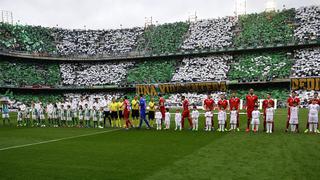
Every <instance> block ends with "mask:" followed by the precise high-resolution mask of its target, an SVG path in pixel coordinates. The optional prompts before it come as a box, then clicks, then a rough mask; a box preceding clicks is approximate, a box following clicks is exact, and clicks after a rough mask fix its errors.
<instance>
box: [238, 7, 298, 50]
mask: <svg viewBox="0 0 320 180" xmlns="http://www.w3.org/2000/svg"><path fill="white" fill-rule="evenodd" d="M294 16H295V11H294V9H289V10H283V11H280V12H262V13H259V14H257V13H254V14H248V15H243V16H240V18H239V20H238V23H239V26H240V32H239V34H238V35H237V36H235V45H236V46H238V47H239V46H261V45H272V44H276V43H287V42H292V40H293V30H294V27H293V23H294Z"/></svg>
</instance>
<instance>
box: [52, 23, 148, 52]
mask: <svg viewBox="0 0 320 180" xmlns="http://www.w3.org/2000/svg"><path fill="white" fill-rule="evenodd" d="M142 33H143V29H142V28H138V27H137V28H131V29H114V30H67V29H55V30H54V37H55V38H56V41H57V42H58V44H57V46H56V47H57V53H58V54H59V55H63V56H70V55H73V56H97V55H109V56H118V55H124V54H127V53H129V52H131V51H133V50H134V49H135V48H136V46H137V39H138V38H139V37H140V36H141V34H142Z"/></svg>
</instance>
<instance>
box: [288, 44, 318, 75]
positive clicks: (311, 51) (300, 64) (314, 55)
mask: <svg viewBox="0 0 320 180" xmlns="http://www.w3.org/2000/svg"><path fill="white" fill-rule="evenodd" d="M294 59H295V64H294V65H293V66H292V77H308V76H319V74H320V48H307V49H299V50H296V51H295V52H294Z"/></svg>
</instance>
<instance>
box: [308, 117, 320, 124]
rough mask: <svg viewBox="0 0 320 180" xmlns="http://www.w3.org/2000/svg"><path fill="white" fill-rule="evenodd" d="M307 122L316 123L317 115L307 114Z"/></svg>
mask: <svg viewBox="0 0 320 180" xmlns="http://www.w3.org/2000/svg"><path fill="white" fill-rule="evenodd" d="M308 123H315V124H317V123H318V116H309V118H308Z"/></svg>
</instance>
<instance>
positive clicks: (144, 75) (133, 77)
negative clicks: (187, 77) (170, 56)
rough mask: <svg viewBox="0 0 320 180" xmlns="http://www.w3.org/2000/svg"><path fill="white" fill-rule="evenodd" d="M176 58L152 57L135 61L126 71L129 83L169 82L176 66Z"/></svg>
mask: <svg viewBox="0 0 320 180" xmlns="http://www.w3.org/2000/svg"><path fill="white" fill-rule="evenodd" d="M176 64H177V61H176V60H163V59H153V60H149V61H142V62H137V63H136V64H135V66H134V67H132V68H130V69H129V70H128V73H127V82H128V83H129V84H150V83H166V82H170V81H171V78H172V76H173V74H174V70H175V67H176Z"/></svg>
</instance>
